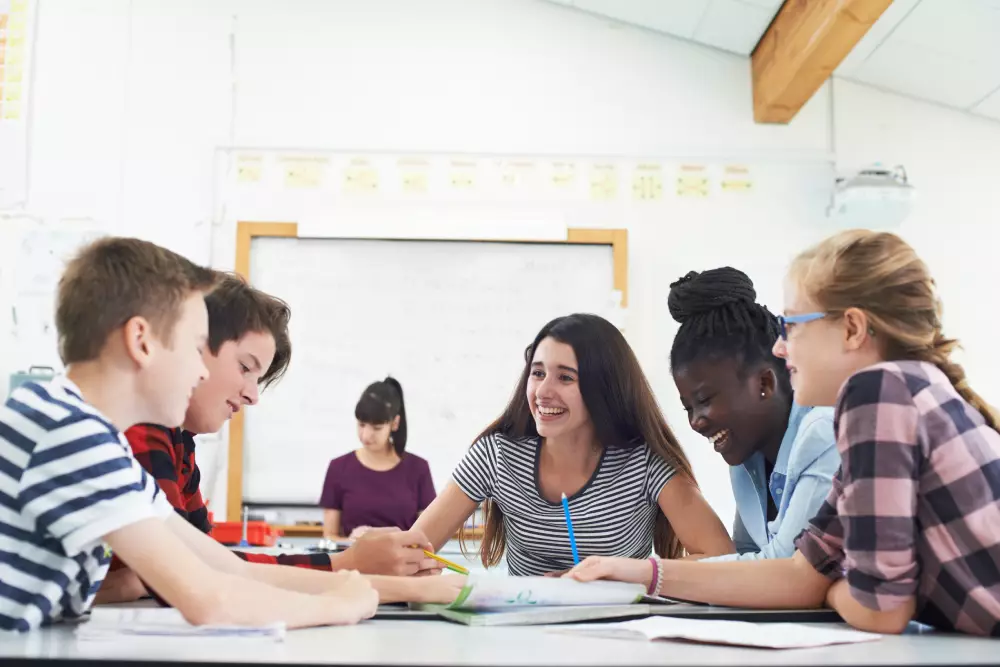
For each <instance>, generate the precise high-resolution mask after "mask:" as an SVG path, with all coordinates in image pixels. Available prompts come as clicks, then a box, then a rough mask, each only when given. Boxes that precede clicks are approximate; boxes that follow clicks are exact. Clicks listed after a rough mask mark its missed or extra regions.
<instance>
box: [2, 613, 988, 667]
mask: <svg viewBox="0 0 1000 667" xmlns="http://www.w3.org/2000/svg"><path fill="white" fill-rule="evenodd" d="M73 632H74V628H73V626H70V625H59V626H55V627H50V628H45V629H43V630H39V631H36V632H34V633H29V634H27V635H20V636H14V635H7V636H0V664H3V665H4V667H14V666H15V665H20V664H26V665H32V666H35V665H39V664H41V663H45V662H48V663H49V664H53V661H57V662H61V661H66V660H76V661H81V660H85V661H102V662H103V661H126V662H131V663H134V664H142V665H144V666H146V667H151V666H152V665H171V664H174V663H176V662H186V663H200V664H225V665H351V666H366V667H367V666H381V665H392V666H396V665H414V666H433V667H452V666H454V667H466V666H470V667H487V666H505V667H590V666H603V665H608V666H612V665H613V666H631V665H638V666H642V667H646V666H653V665H697V666H701V665H727V666H728V665H737V666H739V667H743V666H755V665H759V666H761V667H765V666H766V667H776V666H778V667H780V666H791V665H795V666H799V665H801V666H807V665H808V666H809V667H825V666H827V665H852V666H864V665H872V666H883V665H1000V641H997V640H991V639H982V638H975V637H964V636H960V635H949V634H939V633H926V634H911V635H903V636H899V637H886V638H884V639H882V640H881V641H878V642H874V643H869V644H853V645H845V646H832V647H824V648H815V649H798V650H789V651H773V650H763V649H741V648H732V647H722V646H704V645H696V644H684V643H678V642H642V641H627V640H617V639H601V638H589V637H578V636H569V635H559V634H555V633H552V632H550V631H548V630H547V629H546V628H543V627H514V628H470V627H466V626H463V625H456V624H451V623H447V622H444V621H391V620H375V621H369V622H366V623H363V624H361V625H358V626H353V627H346V628H318V629H311V630H296V631H291V632H289V633H288V635H287V637H286V639H285V641H284V642H283V643H263V642H260V641H256V640H249V641H248V640H213V639H207V640H206V639H190V638H183V639H181V638H172V639H149V638H141V639H128V640H116V641H115V642H86V641H77V639H76V637H75V636H74V634H73Z"/></svg>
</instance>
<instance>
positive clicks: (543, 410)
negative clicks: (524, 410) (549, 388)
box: [538, 406, 566, 415]
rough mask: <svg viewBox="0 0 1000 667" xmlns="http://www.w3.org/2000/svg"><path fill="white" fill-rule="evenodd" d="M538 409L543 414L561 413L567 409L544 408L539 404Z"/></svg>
mask: <svg viewBox="0 0 1000 667" xmlns="http://www.w3.org/2000/svg"><path fill="white" fill-rule="evenodd" d="M538 411H539V412H541V413H542V414H543V415H561V414H562V413H564V412H566V409H565V408H543V407H542V406H538Z"/></svg>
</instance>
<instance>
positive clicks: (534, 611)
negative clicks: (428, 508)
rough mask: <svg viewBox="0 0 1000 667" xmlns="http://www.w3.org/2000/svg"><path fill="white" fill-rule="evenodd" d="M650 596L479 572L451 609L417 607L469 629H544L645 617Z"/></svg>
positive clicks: (639, 588) (627, 587)
mask: <svg viewBox="0 0 1000 667" xmlns="http://www.w3.org/2000/svg"><path fill="white" fill-rule="evenodd" d="M645 594H646V587H645V586H643V585H642V584H626V583H621V582H615V581H594V582H590V583H586V584H585V583H581V582H579V581H574V580H572V579H557V578H550V577H507V576H496V575H488V574H480V573H473V574H470V575H469V577H468V579H467V580H466V585H465V587H464V588H463V589H462V592H461V593H459V595H458V597H457V598H456V599H455V601H454V602H453V603H451V604H450V605H414V607H415V608H417V609H423V610H429V611H434V612H435V613H437V614H439V615H440V616H441V617H442V618H445V619H448V620H450V621H455V622H457V623H465V624H466V625H543V624H549V623H577V622H582V621H594V620H602V619H611V618H629V617H638V616H645V615H647V614H648V613H649V607H648V605H645V604H642V602H643V601H644V600H646V597H645ZM661 602H663V601H661Z"/></svg>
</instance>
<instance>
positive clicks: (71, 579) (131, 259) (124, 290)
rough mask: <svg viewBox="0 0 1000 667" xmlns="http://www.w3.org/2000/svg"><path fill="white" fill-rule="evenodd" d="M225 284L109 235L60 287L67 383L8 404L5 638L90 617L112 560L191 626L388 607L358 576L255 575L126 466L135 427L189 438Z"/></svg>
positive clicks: (17, 395)
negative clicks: (161, 428) (216, 292)
mask: <svg viewBox="0 0 1000 667" xmlns="http://www.w3.org/2000/svg"><path fill="white" fill-rule="evenodd" d="M215 282H216V274H215V273H214V272H213V271H211V270H209V269H206V268H202V267H199V266H196V265H194V264H192V263H191V262H189V261H188V260H186V259H184V258H183V257H180V256H179V255H177V254H175V253H172V252H170V251H169V250H165V249H164V248H160V247H159V246H156V245H154V244H152V243H148V242H145V241H140V240H137V239H124V238H105V239H102V240H99V241H97V242H95V243H93V244H91V245H90V246H88V247H87V248H85V249H84V250H83V251H81V253H80V254H79V255H77V256H76V257H75V258H74V259H73V260H72V261H71V262H70V263H69V265H68V266H67V268H66V271H65V273H64V274H63V276H62V279H61V280H60V283H59V292H58V296H57V304H56V327H57V329H58V331H59V345H60V350H59V351H60V355H61V357H62V359H63V362H64V363H65V365H66V373H65V376H61V377H59V378H57V379H55V380H54V381H52V382H50V383H47V384H36V383H29V384H26V385H22V386H21V387H18V388H17V389H16V390H15V391H14V392H12V393H11V395H10V397H9V398H8V399H7V401H6V402H5V403H4V405H3V406H2V407H0V630H14V631H27V630H31V629H33V628H37V627H39V626H41V625H43V624H46V623H50V622H54V621H58V620H61V619H65V618H74V617H80V616H82V615H84V614H86V613H87V611H88V610H89V608H90V605H91V604H92V603H93V600H94V595H95V593H96V591H97V590H98V588H99V587H100V584H101V581H102V580H103V578H104V575H105V573H106V572H107V569H108V563H109V561H110V559H111V556H110V551H111V550H113V551H114V552H115V553H116V554H117V555H118V556H119V557H120V558H121V559H122V560H123V561H125V563H126V564H128V566H129V567H130V568H132V569H133V570H134V571H135V572H136V574H137V575H138V576H139V577H140V578H142V580H143V581H145V582H147V583H148V584H149V585H150V586H151V587H153V588H154V589H155V590H156V591H158V592H159V593H160V594H161V595H162V597H163V598H165V599H166V600H167V601H168V602H170V603H171V604H172V605H174V606H175V607H176V608H177V609H179V610H180V612H181V613H182V614H183V615H184V617H185V618H187V619H188V620H189V621H190V622H192V623H196V624H202V623H231V624H239V625H257V624H264V623H270V622H275V621H283V622H285V623H286V624H287V625H288V626H289V627H301V626H309V625H326V624H343V623H354V622H357V621H359V620H361V619H363V618H367V617H370V616H371V615H372V614H374V612H375V608H376V606H377V604H378V595H377V594H376V593H375V591H374V590H373V589H372V587H371V585H370V584H369V583H368V582H367V581H365V580H363V579H362V578H361V577H360V575H358V574H357V573H354V572H348V573H321V572H312V571H307V570H299V569H297V568H279V567H253V564H250V563H244V562H243V561H241V560H240V559H238V558H237V557H236V556H234V555H233V554H231V553H230V552H229V551H228V550H227V549H226V548H225V547H223V546H221V545H219V544H218V543H216V542H214V541H213V540H212V539H211V538H209V537H208V536H206V535H204V534H203V533H202V532H200V531H198V530H197V529H196V528H194V527H193V526H191V525H190V524H189V523H188V522H187V521H185V520H184V519H182V518H180V517H179V516H177V515H176V514H175V513H174V512H173V509H172V508H171V506H170V504H169V503H168V502H167V501H166V499H165V498H164V495H163V493H162V492H161V491H160V490H159V488H158V487H157V484H156V482H155V480H153V479H152V478H150V477H149V476H148V475H147V474H146V473H145V472H144V471H143V469H142V468H141V467H140V466H139V464H138V463H137V462H136V460H135V459H134V458H133V457H132V456H131V454H130V452H129V448H128V445H127V443H126V442H125V440H124V438H123V436H122V432H123V431H124V430H125V429H127V428H128V427H130V426H132V425H133V424H137V423H143V422H152V423H158V424H166V425H171V426H176V425H179V424H180V423H181V422H182V421H183V419H184V414H185V411H186V410H187V406H188V400H189V398H190V397H191V393H192V391H193V390H194V388H195V387H196V386H197V385H198V383H199V382H201V381H202V380H204V379H205V378H206V377H207V376H208V371H207V369H206V368H205V365H204V363H203V361H202V350H203V348H204V347H205V345H206V341H207V336H208V317H207V313H206V310H205V299H204V296H205V293H206V292H207V291H208V290H210V289H211V288H212V286H213V285H214V284H215Z"/></svg>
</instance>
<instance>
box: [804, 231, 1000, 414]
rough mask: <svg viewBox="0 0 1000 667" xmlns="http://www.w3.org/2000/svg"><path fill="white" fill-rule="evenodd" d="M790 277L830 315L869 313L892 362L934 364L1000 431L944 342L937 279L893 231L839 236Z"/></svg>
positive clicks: (809, 254) (808, 255)
mask: <svg viewBox="0 0 1000 667" xmlns="http://www.w3.org/2000/svg"><path fill="white" fill-rule="evenodd" d="M789 277H790V278H791V280H792V281H793V282H794V284H795V285H796V286H797V287H798V288H799V289H801V290H803V292H804V295H805V296H807V297H808V298H809V299H810V300H811V301H812V302H813V303H815V304H816V305H817V306H818V307H819V308H820V309H821V310H823V311H824V312H826V313H829V314H833V315H838V314H842V313H843V312H844V311H846V310H847V309H848V308H858V309H860V310H861V311H863V312H864V313H865V314H866V315H867V316H868V319H869V323H870V325H871V327H872V330H873V331H874V332H875V336H876V340H877V341H879V344H880V346H881V351H882V354H883V355H884V357H885V358H886V359H887V360H890V361H899V360H916V361H925V362H928V363H931V364H934V365H935V366H937V367H938V368H939V369H941V371H942V372H943V373H944V374H945V375H946V376H947V377H948V379H949V380H951V383H952V384H953V385H954V386H955V389H956V390H957V391H958V393H959V394H960V395H961V396H962V398H964V399H965V400H966V401H967V402H968V403H969V405H971V406H972V407H973V408H975V409H976V410H978V411H979V412H980V413H981V414H982V415H983V418H984V419H985V420H986V423H987V424H989V426H990V427H991V428H993V429H996V430H1000V428H998V422H1000V419H998V416H997V413H996V411H994V410H993V408H991V407H990V406H989V405H988V404H987V403H986V401H984V400H983V399H982V397H981V396H979V394H977V393H976V392H975V391H973V390H972V387H970V386H969V382H968V380H967V379H966V377H965V370H964V369H963V368H962V366H961V365H959V364H957V363H955V362H954V361H952V360H951V354H952V352H954V351H955V349H956V348H958V347H959V343H958V341H957V340H956V339H954V338H947V337H945V335H944V333H943V331H942V329H941V301H940V299H939V298H938V296H937V292H936V286H935V283H934V279H933V278H931V275H930V272H929V271H928V270H927V265H926V264H924V262H923V261H922V260H921V259H920V258H919V257H918V256H917V253H916V252H915V251H914V250H913V248H912V247H910V245H909V244H907V243H906V241H904V240H903V239H901V238H900V237H898V236H896V235H895V234H890V233H887V232H873V231H868V230H861V229H857V230H851V231H846V232H841V233H840V234H837V235H835V236H832V237H830V238H828V239H826V240H825V241H823V242H822V243H820V244H819V245H817V246H814V247H813V248H810V249H809V250H806V251H805V252H803V253H802V254H801V255H799V256H798V257H797V258H796V259H795V260H794V261H793V262H792V266H791V269H790V271H789Z"/></svg>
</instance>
